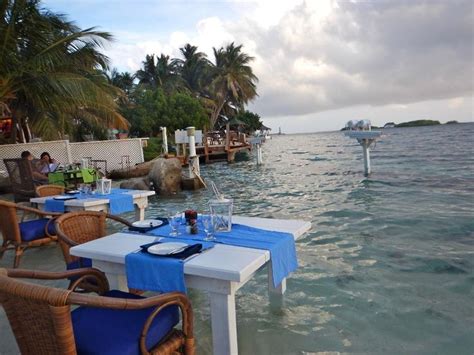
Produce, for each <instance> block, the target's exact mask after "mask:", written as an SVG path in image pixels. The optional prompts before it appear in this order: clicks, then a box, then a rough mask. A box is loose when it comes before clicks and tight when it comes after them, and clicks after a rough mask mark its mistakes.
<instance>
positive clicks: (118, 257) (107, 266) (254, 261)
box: [70, 216, 311, 355]
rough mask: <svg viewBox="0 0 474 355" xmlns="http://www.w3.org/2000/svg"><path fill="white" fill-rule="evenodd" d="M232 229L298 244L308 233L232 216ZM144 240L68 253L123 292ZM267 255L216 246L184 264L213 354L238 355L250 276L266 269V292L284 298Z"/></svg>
mask: <svg viewBox="0 0 474 355" xmlns="http://www.w3.org/2000/svg"><path fill="white" fill-rule="evenodd" d="M232 218H233V221H232V222H233V223H238V224H243V225H247V226H250V227H255V228H261V229H266V230H272V231H278V232H286V233H290V234H292V235H293V237H294V238H295V239H298V238H299V237H301V236H302V235H303V234H305V233H306V232H307V231H308V230H309V229H310V228H311V223H310V222H307V221H302V220H288V219H270V218H258V217H244V216H233V217H232ZM158 239H159V237H155V236H150V235H146V234H131V233H126V232H119V233H115V234H112V235H109V236H106V237H103V238H100V239H96V240H93V241H90V242H88V243H84V244H81V245H77V246H75V247H72V248H71V249H70V253H71V254H72V255H75V256H79V257H84V258H90V259H92V265H93V266H94V267H96V268H98V269H100V270H102V271H103V272H105V274H106V276H107V278H108V280H109V283H110V286H111V288H116V289H120V290H123V291H127V290H128V287H127V279H126V271H125V256H126V255H127V254H129V253H132V252H136V251H138V250H139V249H140V245H143V244H146V243H150V242H153V241H155V240H158ZM269 261H270V252H269V251H268V250H262V249H252V248H244V247H239V246H231V245H224V244H215V246H214V247H213V248H211V249H208V250H206V251H205V252H203V253H201V254H197V255H196V256H193V257H191V258H189V259H187V260H186V261H185V263H184V276H185V282H186V286H187V287H188V288H194V289H199V290H203V291H206V292H207V293H208V295H209V301H210V310H211V327H212V342H213V352H214V354H215V355H225V354H232V355H234V354H238V347H237V318H236V309H235V293H236V291H237V290H238V289H240V288H241V287H242V286H244V285H245V284H246V283H247V281H249V280H250V279H251V278H252V277H253V276H254V274H255V273H256V272H257V271H258V270H259V269H260V268H261V267H262V266H264V265H267V264H268V289H269V292H270V293H273V294H278V295H282V294H283V293H284V292H285V290H286V279H285V280H283V282H282V283H281V284H280V285H278V287H274V286H273V278H272V270H271V263H269Z"/></svg>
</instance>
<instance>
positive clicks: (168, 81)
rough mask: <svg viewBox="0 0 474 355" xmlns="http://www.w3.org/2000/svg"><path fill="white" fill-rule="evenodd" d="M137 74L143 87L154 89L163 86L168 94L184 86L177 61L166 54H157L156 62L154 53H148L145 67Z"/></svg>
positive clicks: (144, 63)
mask: <svg viewBox="0 0 474 355" xmlns="http://www.w3.org/2000/svg"><path fill="white" fill-rule="evenodd" d="M135 76H136V78H137V79H138V80H139V84H141V85H142V86H143V87H145V88H150V89H153V90H154V89H158V88H161V89H163V90H164V91H165V93H168V94H171V93H173V92H175V91H177V90H180V89H182V88H184V83H183V81H182V79H181V77H180V76H179V74H178V67H177V63H176V62H175V61H173V60H170V57H169V56H168V55H164V54H161V55H160V56H159V57H158V56H156V62H155V55H154V54H151V55H147V56H146V57H145V61H143V69H140V70H138V71H137V73H136V74H135Z"/></svg>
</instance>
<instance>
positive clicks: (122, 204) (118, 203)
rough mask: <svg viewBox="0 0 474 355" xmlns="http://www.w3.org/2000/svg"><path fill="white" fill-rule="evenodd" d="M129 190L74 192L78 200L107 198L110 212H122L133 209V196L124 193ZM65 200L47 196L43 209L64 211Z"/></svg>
mask: <svg viewBox="0 0 474 355" xmlns="http://www.w3.org/2000/svg"><path fill="white" fill-rule="evenodd" d="M128 191H129V190H125V189H112V191H111V193H110V194H109V195H101V194H76V195H74V197H76V198H77V199H79V200H85V199H93V198H97V199H108V200H109V213H110V214H121V213H124V212H132V211H134V206H133V196H132V195H130V194H128V193H126V192H128ZM64 202H65V200H55V199H54V198H48V199H46V202H45V207H44V209H45V211H48V212H64Z"/></svg>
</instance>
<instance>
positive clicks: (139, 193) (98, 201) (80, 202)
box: [30, 190, 155, 207]
mask: <svg viewBox="0 0 474 355" xmlns="http://www.w3.org/2000/svg"><path fill="white" fill-rule="evenodd" d="M123 193H124V194H129V195H132V196H133V198H134V199H137V198H141V197H148V196H153V195H154V194H155V191H148V190H128V191H127V192H123ZM52 197H54V196H47V197H34V198H31V199H30V202H31V203H38V204H44V203H46V200H47V199H48V198H52ZM106 203H109V199H108V198H106V197H101V198H95V197H91V198H86V199H71V200H65V201H64V205H65V206H73V207H89V206H96V205H102V204H106Z"/></svg>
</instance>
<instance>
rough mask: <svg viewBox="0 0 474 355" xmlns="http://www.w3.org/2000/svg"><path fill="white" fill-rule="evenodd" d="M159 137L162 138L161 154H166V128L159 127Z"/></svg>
mask: <svg viewBox="0 0 474 355" xmlns="http://www.w3.org/2000/svg"><path fill="white" fill-rule="evenodd" d="M161 135H162V138H163V144H162V146H163V154H168V136H167V134H166V127H161Z"/></svg>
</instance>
